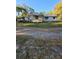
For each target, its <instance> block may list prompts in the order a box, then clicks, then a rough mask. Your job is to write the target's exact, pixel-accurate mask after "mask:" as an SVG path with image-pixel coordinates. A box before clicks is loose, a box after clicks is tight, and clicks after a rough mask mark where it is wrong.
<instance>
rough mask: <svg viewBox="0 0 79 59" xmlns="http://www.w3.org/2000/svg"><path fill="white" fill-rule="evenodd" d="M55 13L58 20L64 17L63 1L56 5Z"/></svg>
mask: <svg viewBox="0 0 79 59" xmlns="http://www.w3.org/2000/svg"><path fill="white" fill-rule="evenodd" d="M54 14H56V15H57V18H58V20H61V19H62V3H61V2H60V3H58V4H57V5H56V6H55V9H54Z"/></svg>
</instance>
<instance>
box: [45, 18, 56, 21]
mask: <svg viewBox="0 0 79 59" xmlns="http://www.w3.org/2000/svg"><path fill="white" fill-rule="evenodd" d="M56 20H57V18H56V17H55V19H54V18H53V17H48V19H46V18H44V21H56Z"/></svg>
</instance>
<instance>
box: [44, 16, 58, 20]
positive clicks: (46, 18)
mask: <svg viewBox="0 0 79 59" xmlns="http://www.w3.org/2000/svg"><path fill="white" fill-rule="evenodd" d="M44 21H46V22H51V21H57V16H56V15H44Z"/></svg>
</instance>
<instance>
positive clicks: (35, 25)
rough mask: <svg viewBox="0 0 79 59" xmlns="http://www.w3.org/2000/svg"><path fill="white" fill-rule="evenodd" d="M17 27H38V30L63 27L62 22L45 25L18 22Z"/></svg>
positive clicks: (45, 23)
mask: <svg viewBox="0 0 79 59" xmlns="http://www.w3.org/2000/svg"><path fill="white" fill-rule="evenodd" d="M16 26H22V27H38V28H49V27H62V22H43V23H27V22H26V23H23V22H18V23H16Z"/></svg>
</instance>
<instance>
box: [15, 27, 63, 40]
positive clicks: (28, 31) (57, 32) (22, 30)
mask: <svg viewBox="0 0 79 59" xmlns="http://www.w3.org/2000/svg"><path fill="white" fill-rule="evenodd" d="M61 31H62V28H61V27H55V28H32V27H30V28H29V27H28V28H26V27H16V35H31V36H33V37H34V38H43V39H61V37H62V32H61Z"/></svg>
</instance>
